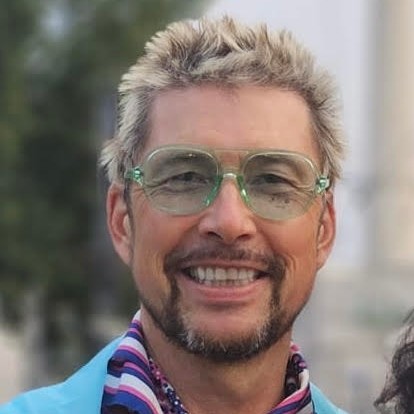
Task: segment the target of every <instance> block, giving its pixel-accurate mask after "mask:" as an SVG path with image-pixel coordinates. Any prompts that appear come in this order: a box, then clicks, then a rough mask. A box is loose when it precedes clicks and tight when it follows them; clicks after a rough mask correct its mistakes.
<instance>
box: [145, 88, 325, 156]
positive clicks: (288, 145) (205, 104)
mask: <svg viewBox="0 0 414 414" xmlns="http://www.w3.org/2000/svg"><path fill="white" fill-rule="evenodd" d="M176 144H179V145H197V146H203V147H210V148H216V149H235V148H243V149H247V150H257V149H261V148H266V149H275V150H288V151H295V152H299V153H302V154H304V155H307V156H308V157H309V158H311V159H313V160H315V161H317V160H318V159H319V157H318V151H317V145H316V142H315V140H314V138H313V134H312V126H311V118H310V114H309V110H308V107H307V105H306V103H305V101H304V100H303V99H302V97H300V96H299V95H298V94H296V93H295V92H292V91H286V90H281V89H277V88H270V87H258V86H241V87H237V88H231V89H223V88H218V87H215V86H198V87H189V88H184V89H179V90H168V91H166V92H163V93H161V94H160V95H158V96H157V97H156V99H155V101H154V102H153V106H152V108H151V113H150V135H149V137H148V141H147V143H146V145H145V148H144V153H148V152H150V151H151V150H153V149H154V148H157V147H160V146H164V145H176Z"/></svg>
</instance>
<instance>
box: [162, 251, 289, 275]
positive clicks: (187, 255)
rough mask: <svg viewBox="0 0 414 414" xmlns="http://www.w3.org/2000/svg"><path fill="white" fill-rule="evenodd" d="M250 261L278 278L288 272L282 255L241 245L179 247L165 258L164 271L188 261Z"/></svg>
mask: <svg viewBox="0 0 414 414" xmlns="http://www.w3.org/2000/svg"><path fill="white" fill-rule="evenodd" d="M214 259H219V260H225V261H229V262H231V261H238V262H240V261H248V262H253V263H258V264H260V267H263V268H264V269H265V270H264V272H265V273H267V274H269V275H273V276H275V277H278V278H282V277H284V275H285V272H286V263H285V260H284V258H283V257H282V256H280V255H277V254H263V253H260V252H255V251H252V250H248V249H246V248H240V247H229V246H223V245H218V244H215V245H205V246H197V247H196V248H193V249H191V250H188V249H183V248H177V249H175V250H173V251H172V252H170V253H169V254H168V255H167V256H166V257H165V259H164V271H165V274H166V275H169V274H171V273H173V272H174V271H177V270H179V269H182V268H183V267H185V265H186V263H191V262H197V261H208V260H214Z"/></svg>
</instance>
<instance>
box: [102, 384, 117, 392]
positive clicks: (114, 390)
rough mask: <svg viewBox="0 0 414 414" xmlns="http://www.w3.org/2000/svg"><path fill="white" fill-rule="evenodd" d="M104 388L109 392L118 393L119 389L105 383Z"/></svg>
mask: <svg viewBox="0 0 414 414" xmlns="http://www.w3.org/2000/svg"><path fill="white" fill-rule="evenodd" d="M104 390H105V392H107V393H108V394H116V392H117V391H118V388H113V387H110V386H109V385H105V386H104Z"/></svg>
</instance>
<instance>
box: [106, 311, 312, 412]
mask: <svg viewBox="0 0 414 414" xmlns="http://www.w3.org/2000/svg"><path fill="white" fill-rule="evenodd" d="M285 395H286V397H285V399H284V400H283V401H282V402H280V403H279V404H278V405H277V406H276V407H274V408H273V409H272V410H271V411H270V412H269V413H268V414H314V411H313V404H312V398H311V391H310V382H309V371H308V369H307V367H306V363H305V361H304V359H303V357H302V355H301V354H300V352H299V349H298V347H297V346H296V345H295V344H292V345H291V348H290V358H289V362H288V366H287V372H286V379H285ZM113 407H123V408H124V412H127V413H131V414H189V413H188V412H187V410H186V409H185V407H184V405H183V404H182V402H181V400H180V398H179V396H178V395H177V394H176V393H175V391H174V388H173V387H172V385H171V384H169V382H168V380H167V378H166V377H165V375H164V374H163V373H162V372H161V371H160V369H159V367H158V366H157V365H156V363H155V362H154V361H153V360H152V359H151V358H150V357H149V355H148V353H147V350H146V348H145V342H144V335H143V331H142V325H141V322H140V312H139V311H138V312H137V314H136V315H135V317H134V319H133V320H132V322H131V324H130V326H129V329H128V331H127V332H126V334H125V336H124V338H123V339H122V340H121V342H120V344H119V346H118V348H117V349H116V350H115V352H114V354H113V355H112V358H111V359H110V360H109V363H108V369H107V376H106V381H105V386H104V392H103V397H102V405H101V414H110V413H113V412H114V411H113V410H112V409H111V408H113Z"/></svg>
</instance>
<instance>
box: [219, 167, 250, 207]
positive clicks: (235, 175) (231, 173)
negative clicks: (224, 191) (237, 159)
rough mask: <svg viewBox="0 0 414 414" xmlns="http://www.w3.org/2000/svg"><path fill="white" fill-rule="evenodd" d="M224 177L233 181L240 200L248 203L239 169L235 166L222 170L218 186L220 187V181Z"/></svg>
mask: <svg viewBox="0 0 414 414" xmlns="http://www.w3.org/2000/svg"><path fill="white" fill-rule="evenodd" d="M226 179H229V180H231V181H234V185H235V186H236V188H237V190H238V191H239V194H240V196H241V198H242V200H243V201H244V202H245V203H247V204H248V196H247V192H246V189H245V188H244V184H243V177H242V176H241V175H240V174H239V171H238V170H237V169H236V168H231V169H227V170H226V171H225V172H223V173H222V174H221V179H220V188H221V185H222V182H223V181H224V180H226ZM220 188H218V189H217V192H216V195H217V193H218V191H220Z"/></svg>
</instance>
